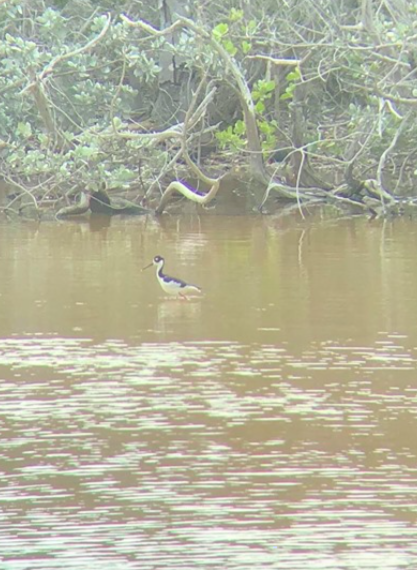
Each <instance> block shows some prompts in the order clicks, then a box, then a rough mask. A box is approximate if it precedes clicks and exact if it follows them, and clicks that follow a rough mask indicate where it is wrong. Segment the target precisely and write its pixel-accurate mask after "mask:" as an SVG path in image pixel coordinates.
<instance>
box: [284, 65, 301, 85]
mask: <svg viewBox="0 0 417 570" xmlns="http://www.w3.org/2000/svg"><path fill="white" fill-rule="evenodd" d="M300 78H301V72H300V69H299V68H298V67H296V68H295V69H294V71H290V72H289V73H287V75H286V77H285V79H286V80H287V81H289V82H294V81H298V80H299V79H300Z"/></svg>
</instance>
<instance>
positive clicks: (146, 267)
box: [142, 261, 153, 271]
mask: <svg viewBox="0 0 417 570" xmlns="http://www.w3.org/2000/svg"><path fill="white" fill-rule="evenodd" d="M152 265H153V261H151V262H150V264H149V265H146V266H145V267H143V268H142V271H145V269H148V268H149V267H152Z"/></svg>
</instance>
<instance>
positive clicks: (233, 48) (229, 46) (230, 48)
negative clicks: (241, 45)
mask: <svg viewBox="0 0 417 570" xmlns="http://www.w3.org/2000/svg"><path fill="white" fill-rule="evenodd" d="M223 45H224V48H225V50H226V51H227V53H229V54H230V55H236V52H237V48H236V46H235V45H234V44H233V42H232V41H231V40H223Z"/></svg>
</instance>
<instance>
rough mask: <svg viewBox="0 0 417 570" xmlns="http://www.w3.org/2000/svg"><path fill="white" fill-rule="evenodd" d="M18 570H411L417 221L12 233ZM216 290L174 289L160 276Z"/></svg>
mask: <svg viewBox="0 0 417 570" xmlns="http://www.w3.org/2000/svg"><path fill="white" fill-rule="evenodd" d="M0 243H1V250H0V275H1V281H0V379H1V380H0V435H1V438H0V507H1V513H2V514H1V517H0V560H1V563H2V568H5V569H6V570H26V569H27V570H29V569H30V570H33V569H42V570H44V569H45V570H49V569H54V570H55V569H64V568H65V569H70V570H72V569H74V570H81V569H83V570H84V569H85V568H89V569H94V568H97V569H100V570H107V569H108V570H113V569H123V570H124V569H132V570H133V569H134V570H136V569H138V570H139V569H141V570H142V569H145V570H147V569H149V570H151V569H152V570H153V569H155V568H172V569H178V568H183V569H188V568H190V569H194V568H199V567H201V568H230V569H234V568H235V569H239V570H241V569H242V570H245V569H249V568H250V569H251V570H252V569H253V568H265V569H266V568H268V569H269V568H279V569H284V570H286V569H288V570H295V569H301V568H302V569H304V568H306V567H308V568H317V569H331V570H333V569H339V568H341V569H343V570H345V569H348V570H350V569H352V570H353V569H357V568H361V569H372V570H374V569H375V568H378V569H399V568H404V569H405V568H407V569H410V568H414V567H415V566H416V565H417V546H416V545H417V530H416V524H415V523H416V517H417V507H416V505H417V500H416V499H417V497H416V495H417V488H416V476H417V460H416V453H417V443H416V438H415V433H416V430H417V418H416V390H417V383H416V382H417V380H416V379H417V375H416V362H417V351H416V344H417V343H416V340H417V325H416V323H417V320H416V317H415V314H416V306H417V303H416V301H417V272H416V263H415V249H416V243H417V230H416V229H415V227H414V225H413V224H412V223H411V222H408V221H406V220H396V221H395V222H393V223H386V222H385V223H384V222H379V221H378V222H373V223H370V222H368V221H367V220H364V219H356V220H341V221H333V220H322V219H320V218H319V217H316V218H315V217H313V218H310V219H308V220H300V219H297V218H294V219H287V220H280V219H278V218H275V217H273V216H271V217H269V216H268V217H260V216H259V217H257V216H256V217H255V216H254V217H237V218H236V217H214V216H210V217H201V218H199V217H197V216H192V217H183V218H171V217H168V216H166V217H165V216H163V217H162V218H161V219H160V220H152V219H135V220H128V221H116V222H115V221H114V220H113V221H112V223H111V224H109V223H106V224H103V223H97V222H93V223H89V222H66V223H58V224H46V223H45V224H41V225H35V224H33V223H27V224H22V225H2V226H0ZM156 254H159V255H163V256H164V257H165V258H166V260H167V268H166V269H167V271H168V272H170V270H171V273H173V274H174V275H177V276H179V277H181V278H183V279H186V280H189V281H191V282H193V283H195V284H197V285H199V286H201V287H202V288H203V291H204V294H203V296H202V297H201V298H199V299H197V298H195V299H192V300H190V301H189V302H186V301H177V300H172V299H166V298H165V294H164V293H163V292H162V290H160V288H159V286H158V284H157V282H156V279H155V275H154V273H153V269H152V270H151V269H149V270H148V271H146V272H142V271H141V269H142V267H143V266H144V265H146V264H147V263H149V261H150V260H151V259H152V257H153V256H154V255H156Z"/></svg>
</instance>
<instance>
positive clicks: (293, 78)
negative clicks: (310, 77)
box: [280, 67, 301, 101]
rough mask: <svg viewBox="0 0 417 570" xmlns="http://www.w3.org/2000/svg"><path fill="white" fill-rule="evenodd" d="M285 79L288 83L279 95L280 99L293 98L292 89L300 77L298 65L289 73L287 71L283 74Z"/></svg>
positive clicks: (293, 89)
mask: <svg viewBox="0 0 417 570" xmlns="http://www.w3.org/2000/svg"><path fill="white" fill-rule="evenodd" d="M285 79H286V80H287V82H288V85H287V87H286V88H285V91H284V93H283V94H282V95H281V97H280V99H281V100H282V101H285V100H286V99H292V98H293V96H294V91H295V89H296V87H297V84H298V83H299V81H300V79H301V72H300V69H299V68H298V67H296V68H295V69H294V70H293V71H290V73H287V75H286V76H285Z"/></svg>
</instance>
